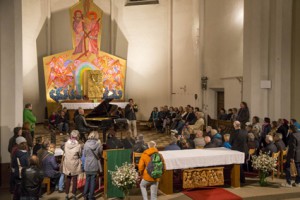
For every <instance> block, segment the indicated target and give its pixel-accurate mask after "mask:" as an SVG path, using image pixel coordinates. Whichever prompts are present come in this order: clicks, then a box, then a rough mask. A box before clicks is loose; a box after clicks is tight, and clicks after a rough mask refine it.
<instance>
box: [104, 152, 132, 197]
mask: <svg viewBox="0 0 300 200" xmlns="http://www.w3.org/2000/svg"><path fill="white" fill-rule="evenodd" d="M130 156H131V149H121V150H111V151H110V150H108V151H107V170H108V172H107V198H112V197H124V195H123V192H122V190H120V189H118V188H117V187H116V186H114V185H113V184H112V180H111V175H110V173H109V171H115V170H116V166H117V167H120V166H122V164H123V163H125V162H127V163H131V158H130Z"/></svg>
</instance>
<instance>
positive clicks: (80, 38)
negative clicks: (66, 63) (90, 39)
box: [73, 10, 84, 54]
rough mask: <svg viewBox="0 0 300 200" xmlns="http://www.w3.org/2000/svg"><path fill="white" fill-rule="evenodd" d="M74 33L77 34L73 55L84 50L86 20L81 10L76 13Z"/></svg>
mask: <svg viewBox="0 0 300 200" xmlns="http://www.w3.org/2000/svg"><path fill="white" fill-rule="evenodd" d="M73 18H74V21H73V31H74V32H75V46H76V47H75V50H74V52H73V54H77V53H82V52H83V49H84V20H83V15H82V12H81V10H76V11H75V12H74V17H73Z"/></svg>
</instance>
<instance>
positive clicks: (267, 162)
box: [252, 152, 277, 173]
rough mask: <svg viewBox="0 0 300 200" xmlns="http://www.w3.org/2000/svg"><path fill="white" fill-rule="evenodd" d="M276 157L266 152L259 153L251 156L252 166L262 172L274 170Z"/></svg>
mask: <svg viewBox="0 0 300 200" xmlns="http://www.w3.org/2000/svg"><path fill="white" fill-rule="evenodd" d="M276 166H277V158H272V157H271V156H269V155H268V154H265V153H262V152H260V153H259V156H253V157H252V167H253V168H254V169H257V170H259V171H262V172H265V173H267V172H271V171H276Z"/></svg>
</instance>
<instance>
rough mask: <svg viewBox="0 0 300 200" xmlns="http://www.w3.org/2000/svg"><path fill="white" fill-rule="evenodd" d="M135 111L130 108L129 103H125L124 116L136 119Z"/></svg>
mask: <svg viewBox="0 0 300 200" xmlns="http://www.w3.org/2000/svg"><path fill="white" fill-rule="evenodd" d="M136 112H137V109H134V108H133V109H132V108H131V106H130V104H127V105H126V107H125V118H127V119H128V120H136V115H135V113H136Z"/></svg>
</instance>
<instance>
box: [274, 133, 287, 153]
mask: <svg viewBox="0 0 300 200" xmlns="http://www.w3.org/2000/svg"><path fill="white" fill-rule="evenodd" d="M274 140H275V145H276V147H277V149H278V151H284V150H286V146H285V144H284V142H283V140H282V134H281V133H276V134H275V137H274Z"/></svg>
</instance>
